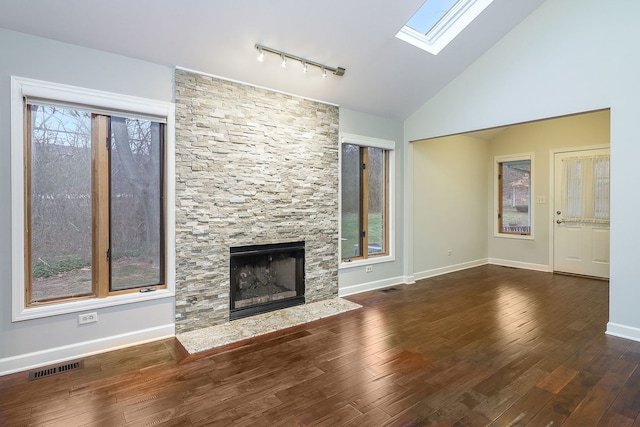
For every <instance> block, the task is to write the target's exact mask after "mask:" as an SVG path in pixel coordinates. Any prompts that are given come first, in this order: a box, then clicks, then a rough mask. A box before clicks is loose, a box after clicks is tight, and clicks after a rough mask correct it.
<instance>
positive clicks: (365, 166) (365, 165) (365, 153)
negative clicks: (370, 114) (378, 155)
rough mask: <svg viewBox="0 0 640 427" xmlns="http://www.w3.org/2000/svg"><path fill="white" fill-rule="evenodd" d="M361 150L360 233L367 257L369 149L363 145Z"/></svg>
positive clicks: (363, 252)
mask: <svg viewBox="0 0 640 427" xmlns="http://www.w3.org/2000/svg"><path fill="white" fill-rule="evenodd" d="M360 152H361V154H362V167H361V173H362V175H361V176H362V178H361V180H360V182H361V183H362V184H361V185H362V190H361V191H362V209H361V210H360V212H361V215H362V219H361V223H362V230H361V233H360V235H361V238H362V253H361V255H362V256H363V257H365V258H367V257H368V256H369V150H368V148H367V147H362V148H360Z"/></svg>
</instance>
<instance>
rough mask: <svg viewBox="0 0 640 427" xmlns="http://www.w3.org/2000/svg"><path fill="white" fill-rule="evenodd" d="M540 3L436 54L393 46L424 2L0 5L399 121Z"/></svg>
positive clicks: (19, 25) (148, 54)
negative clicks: (341, 71)
mask: <svg viewBox="0 0 640 427" xmlns="http://www.w3.org/2000/svg"><path fill="white" fill-rule="evenodd" d="M543 1H544V0H518V1H514V0H495V1H494V2H493V3H492V4H491V5H489V7H488V8H487V9H486V10H485V11H484V12H483V13H482V14H481V15H480V16H479V17H478V19H476V20H475V21H474V22H472V23H471V25H469V27H467V28H466V29H465V30H464V31H463V32H462V34H460V35H459V36H458V37H457V38H456V39H455V40H454V41H453V42H452V43H451V44H449V45H448V46H447V47H446V48H445V49H444V50H443V51H442V52H440V54H438V55H437V56H434V55H431V54H429V53H426V52H424V51H422V50H420V49H418V48H416V47H413V46H411V45H409V44H407V43H405V42H403V41H401V40H399V39H397V38H396V37H395V35H396V33H397V32H398V30H399V29H400V28H401V27H402V26H403V25H404V24H405V23H406V21H407V20H408V19H409V18H410V17H411V16H412V15H413V13H414V12H415V11H416V10H417V9H418V8H419V7H420V5H421V4H422V3H423V0H402V1H400V0H317V1H312V0H233V1H231V0H135V1H131V0H109V1H97V0H65V1H57V2H54V1H50V0H29V1H21V0H6V1H2V2H1V3H0V27H1V28H6V29H9V30H14V31H19V32H23V33H28V34H33V35H37V36H42V37H46V38H50V39H54V40H58V41H62V42H67V43H71V44H75V45H80V46H85V47H89V48H94V49H100V50H103V51H107V52H112V53H117V54H121V55H125V56H128V57H132V58H137V59H141V60H144V61H149V62H153V63H157V64H161V65H167V66H181V67H185V68H188V69H192V70H197V71H201V72H205V73H209V74H213V75H217V76H221V77H224V78H228V79H233V80H238V81H242V82H246V83H250V84H254V85H258V86H264V87H267V88H271V89H276V90H280V91H284V92H288V93H292V94H296V95H301V96H305V97H308V98H313V99H317V100H322V101H326V102H331V103H335V104H339V105H342V106H344V107H347V108H350V109H353V110H357V111H362V112H367V113H370V114H375V115H380V116H384V117H390V118H396V119H405V118H406V117H408V116H409V115H410V114H412V113H413V112H414V111H415V110H416V109H418V108H419V107H420V106H421V105H422V104H424V103H425V102H426V101H427V100H428V99H429V98H430V97H432V96H433V95H435V94H436V93H437V92H438V91H439V90H440V89H442V88H443V87H444V86H446V85H447V83H449V82H450V81H451V80H453V79H454V78H455V77H456V76H457V75H459V74H460V73H461V72H462V71H463V70H464V69H465V68H467V67H468V66H469V65H470V64H472V63H473V62H474V61H475V60H476V59H477V58H478V57H480V56H481V55H482V54H483V53H484V52H485V51H487V50H488V49H490V48H491V46H493V45H494V44H495V43H497V42H498V41H499V40H500V38H502V37H503V36H504V35H505V34H506V33H508V32H509V31H510V30H511V29H512V28H513V27H515V26H516V25H517V24H518V23H520V22H521V21H522V20H523V19H524V18H526V17H527V16H528V15H529V14H530V13H531V12H532V11H533V10H535V9H536V8H537V7H538V6H539V5H540V4H542V3H543ZM256 43H260V44H263V45H265V46H269V47H272V48H275V49H278V50H281V51H285V52H288V53H291V54H294V55H296V56H300V57H303V58H306V59H309V60H312V61H316V62H320V63H323V64H326V65H329V66H333V67H338V66H339V67H344V68H346V73H345V75H344V76H342V77H338V76H334V75H331V74H329V76H328V77H327V78H326V79H323V78H321V77H320V74H321V73H320V71H319V70H316V69H310V70H309V72H308V73H302V72H301V65H300V64H297V63H296V64H293V63H292V64H290V66H289V67H287V68H282V67H281V66H280V60H279V58H278V57H276V56H273V55H271V56H269V55H267V57H266V58H265V61H263V62H259V61H257V59H256V57H257V51H256V49H255V44H256ZM525 48H526V46H523V49H525Z"/></svg>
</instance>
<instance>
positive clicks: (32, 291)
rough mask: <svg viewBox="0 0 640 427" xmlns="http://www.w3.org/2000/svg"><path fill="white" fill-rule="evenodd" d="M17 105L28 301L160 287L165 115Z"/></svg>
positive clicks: (161, 271) (31, 302)
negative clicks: (22, 125) (22, 126)
mask: <svg viewBox="0 0 640 427" xmlns="http://www.w3.org/2000/svg"><path fill="white" fill-rule="evenodd" d="M26 108H27V114H26V117H27V121H28V122H27V123H26V128H27V129H28V131H27V134H26V138H25V140H26V144H25V164H26V171H27V173H26V176H25V177H26V186H25V189H26V194H25V201H26V209H25V213H26V218H25V224H26V227H25V243H26V247H25V249H26V257H25V259H26V266H25V267H26V278H27V287H26V291H27V305H33V304H41V303H49V302H55V301H58V300H64V299H67V298H76V297H100V298H103V297H106V296H109V295H112V294H114V293H120V292H130V291H132V290H135V291H139V290H140V289H141V288H147V289H148V288H155V287H164V286H165V282H164V265H163V257H162V256H161V255H162V253H163V245H164V240H163V231H162V230H163V224H162V220H163V212H162V207H163V203H162V199H163V185H162V183H163V173H162V164H163V162H162V157H163V139H164V124H162V123H158V122H155V121H152V120H148V119H144V118H136V117H118V116H115V115H106V114H104V113H100V114H96V113H92V112H91V110H88V109H85V108H80V107H73V106H59V105H56V104H54V103H49V104H46V103H42V102H34V103H31V102H28V103H27V104H26Z"/></svg>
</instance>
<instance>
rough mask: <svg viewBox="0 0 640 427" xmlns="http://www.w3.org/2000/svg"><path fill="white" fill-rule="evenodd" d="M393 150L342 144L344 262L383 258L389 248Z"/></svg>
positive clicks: (342, 235) (342, 242)
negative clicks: (390, 179)
mask: <svg viewBox="0 0 640 427" xmlns="http://www.w3.org/2000/svg"><path fill="white" fill-rule="evenodd" d="M391 153H392V150H390V149H388V148H385V147H384V146H366V145H358V144H355V143H351V142H345V141H343V143H342V153H341V159H342V161H341V169H342V174H341V187H342V188H341V218H340V219H341V239H340V243H341V244H340V253H341V258H342V261H343V262H353V261H357V260H365V259H371V258H374V257H382V256H386V255H389V254H390V250H389V230H390V221H389V199H390V195H389V187H390V185H389V176H390V172H389V169H390V157H391Z"/></svg>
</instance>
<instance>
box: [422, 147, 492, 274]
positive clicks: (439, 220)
mask: <svg viewBox="0 0 640 427" xmlns="http://www.w3.org/2000/svg"><path fill="white" fill-rule="evenodd" d="M488 155H489V144H488V143H487V142H486V141H483V140H481V139H477V138H471V137H469V136H465V135H457V136H451V137H444V138H436V139H431V140H426V141H419V142H414V143H413V162H414V163H413V170H414V175H413V176H414V181H413V212H414V220H415V222H414V229H413V236H414V240H413V262H414V275H415V278H416V279H420V278H424V277H428V276H432V275H435V274H440V273H444V272H447V271H452V270H457V269H460V268H465V267H468V266H470V265H469V264H470V263H471V264H474V263H484V262H485V261H486V258H487V234H486V232H487V221H488V220H487V209H486V206H487V186H488V183H487V181H488V174H487V166H486V165H487V163H488ZM449 250H451V251H452V254H451V255H449V254H448V251H449Z"/></svg>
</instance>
